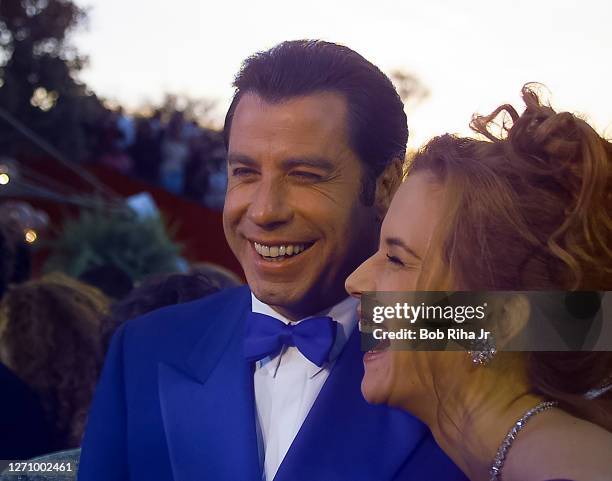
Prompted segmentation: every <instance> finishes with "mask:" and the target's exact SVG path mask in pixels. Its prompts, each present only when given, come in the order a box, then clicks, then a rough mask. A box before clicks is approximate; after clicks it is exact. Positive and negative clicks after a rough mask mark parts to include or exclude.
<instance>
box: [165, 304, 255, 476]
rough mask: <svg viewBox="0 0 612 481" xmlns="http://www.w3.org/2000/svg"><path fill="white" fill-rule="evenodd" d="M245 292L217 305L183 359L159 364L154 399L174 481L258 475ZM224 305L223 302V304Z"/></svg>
mask: <svg viewBox="0 0 612 481" xmlns="http://www.w3.org/2000/svg"><path fill="white" fill-rule="evenodd" d="M247 300H248V301H250V296H249V297H248V298H247V299H245V298H241V302H238V303H226V305H224V306H207V308H208V309H211V308H216V307H219V308H220V309H219V311H220V312H219V313H218V316H217V319H219V322H217V321H214V320H212V319H209V320H210V321H212V322H211V326H212V328H211V329H209V330H208V331H207V332H205V333H204V335H201V337H200V338H199V339H200V340H199V342H198V343H197V344H196V346H195V348H194V349H193V351H192V352H191V353H190V354H189V356H188V358H187V360H186V362H184V363H182V364H179V365H178V366H177V365H171V364H169V363H164V362H160V363H159V370H158V372H159V375H158V376H159V398H160V405H161V412H162V417H163V422H164V429H165V431H166V438H167V443H168V450H169V454H170V460H171V464H172V472H173V475H174V479H175V481H196V480H197V481H200V480H202V479H215V480H219V481H224V480H227V481H235V480H238V479H240V480H247V481H248V480H258V479H261V469H260V465H259V454H258V448H257V434H256V425H255V402H254V391H253V375H252V371H251V367H250V365H249V363H248V362H247V361H246V360H245V359H244V355H243V350H242V346H243V336H242V329H243V320H244V318H245V315H246V313H247V312H249V310H250V303H249V302H246V301H247ZM228 304H229V305H228Z"/></svg>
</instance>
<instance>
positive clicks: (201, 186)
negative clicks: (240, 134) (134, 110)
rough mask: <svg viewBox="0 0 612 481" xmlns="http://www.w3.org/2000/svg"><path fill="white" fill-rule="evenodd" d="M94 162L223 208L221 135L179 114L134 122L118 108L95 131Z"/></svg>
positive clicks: (158, 114)
mask: <svg viewBox="0 0 612 481" xmlns="http://www.w3.org/2000/svg"><path fill="white" fill-rule="evenodd" d="M93 134H94V135H95V138H96V148H95V150H94V151H95V152H96V156H95V159H94V160H95V161H96V162H98V163H100V164H103V165H106V166H108V167H111V168H113V169H116V170H117V171H119V172H120V173H122V174H124V175H128V176H134V177H137V178H139V179H141V180H143V181H145V182H148V183H152V184H155V185H159V186H161V187H163V188H165V189H166V190H168V191H169V192H172V193H174V194H177V195H184V196H186V197H188V198H190V199H193V200H196V201H198V202H201V203H203V204H204V205H205V206H207V207H210V208H212V209H217V210H219V209H221V208H222V207H223V199H224V198H225V188H226V185H227V172H226V167H225V156H226V149H225V145H224V142H223V136H222V134H221V133H220V132H218V131H215V130H213V129H208V128H202V127H200V126H199V125H198V123H197V122H196V121H194V120H189V119H187V118H186V117H185V115H184V113H183V112H182V111H174V112H171V113H169V114H164V113H163V112H162V111H161V110H160V109H158V110H156V111H155V112H154V113H153V115H152V116H150V117H133V116H130V115H128V114H127V113H126V112H124V110H123V109H122V108H121V107H119V108H118V109H116V110H107V111H105V113H104V115H103V116H102V117H101V118H100V120H99V122H98V123H96V124H95V126H94V132H93Z"/></svg>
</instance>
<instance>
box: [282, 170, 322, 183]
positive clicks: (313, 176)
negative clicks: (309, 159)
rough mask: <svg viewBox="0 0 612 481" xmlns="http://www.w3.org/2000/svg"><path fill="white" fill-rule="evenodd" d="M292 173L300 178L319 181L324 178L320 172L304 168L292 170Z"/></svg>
mask: <svg viewBox="0 0 612 481" xmlns="http://www.w3.org/2000/svg"><path fill="white" fill-rule="evenodd" d="M290 175H291V176H292V177H297V178H298V179H300V180H309V181H313V182H316V181H319V180H321V179H322V178H323V177H321V176H320V175H319V174H314V173H312V172H306V171H303V170H297V171H295V172H291V174H290Z"/></svg>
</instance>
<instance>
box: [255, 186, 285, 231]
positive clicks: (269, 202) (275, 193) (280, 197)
mask: <svg viewBox="0 0 612 481" xmlns="http://www.w3.org/2000/svg"><path fill="white" fill-rule="evenodd" d="M247 215H248V218H249V219H250V220H251V221H252V222H253V223H254V224H256V225H258V226H259V227H262V228H264V229H273V228H275V227H278V226H280V225H283V224H286V223H287V222H289V221H291V219H292V218H293V208H292V206H291V203H290V197H289V193H288V192H287V189H286V187H285V186H284V185H283V183H282V181H279V180H275V179H273V178H269V179H262V181H261V182H260V183H259V185H258V186H257V190H256V192H255V196H254V197H253V199H252V202H251V205H250V206H249V209H248V212H247Z"/></svg>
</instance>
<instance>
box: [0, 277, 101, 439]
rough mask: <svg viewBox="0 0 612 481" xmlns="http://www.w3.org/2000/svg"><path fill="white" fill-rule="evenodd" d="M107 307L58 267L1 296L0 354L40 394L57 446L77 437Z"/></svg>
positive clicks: (93, 381) (98, 294)
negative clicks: (60, 272)
mask: <svg viewBox="0 0 612 481" xmlns="http://www.w3.org/2000/svg"><path fill="white" fill-rule="evenodd" d="M108 309H109V300H108V299H107V298H106V296H104V294H102V293H101V292H100V291H99V290H98V289H96V288H94V287H91V286H88V285H86V284H83V283H81V282H79V281H76V280H74V279H72V278H70V277H68V276H65V275H63V274H59V273H52V274H49V275H47V276H45V277H43V278H41V279H40V280H35V281H30V282H27V283H24V284H21V285H18V286H14V287H12V288H11V289H10V290H9V291H8V292H7V294H6V296H5V298H4V299H3V301H2V316H1V318H0V358H1V359H2V361H3V362H4V363H5V364H6V365H7V366H9V367H10V368H11V369H12V370H13V371H14V372H15V373H16V374H17V375H18V376H19V377H20V378H21V379H23V380H24V381H25V382H26V383H27V384H28V385H29V386H30V387H31V388H32V389H33V390H34V391H35V392H36V393H37V394H38V396H39V397H40V399H41V401H42V404H43V408H44V410H45V413H46V415H47V418H48V421H49V425H50V426H51V427H52V428H53V432H54V444H55V446H54V447H55V448H56V449H57V450H60V449H68V448H74V447H78V446H79V445H80V443H81V437H82V435H83V431H84V427H85V421H86V416H87V412H88V409H89V405H90V402H91V399H92V396H93V392H94V388H95V385H96V382H97V379H98V375H99V373H100V370H101V368H102V364H103V361H104V352H105V346H104V342H103V337H102V335H101V321H102V318H103V316H104V315H106V314H107V313H108Z"/></svg>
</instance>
